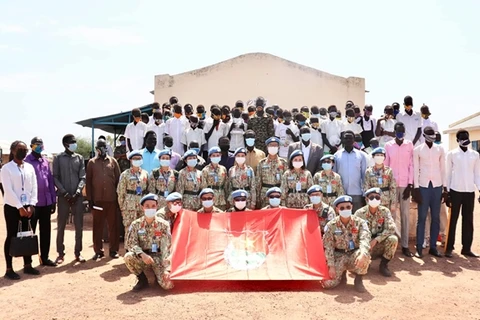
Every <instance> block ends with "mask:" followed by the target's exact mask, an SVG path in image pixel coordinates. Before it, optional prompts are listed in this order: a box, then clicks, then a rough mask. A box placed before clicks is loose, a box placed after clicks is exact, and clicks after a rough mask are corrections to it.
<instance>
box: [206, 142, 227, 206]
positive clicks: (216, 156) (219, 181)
mask: <svg viewBox="0 0 480 320" xmlns="http://www.w3.org/2000/svg"><path fill="white" fill-rule="evenodd" d="M208 157H209V158H210V163H209V164H208V165H207V166H206V167H205V168H203V170H202V183H201V188H202V189H204V188H211V189H213V191H214V192H215V206H216V207H217V208H219V209H220V210H222V211H225V210H227V207H228V205H227V197H226V195H225V192H226V187H227V169H226V168H225V167H224V166H222V165H221V164H219V162H220V161H221V160H222V150H221V149H220V148H219V147H211V148H210V150H208Z"/></svg>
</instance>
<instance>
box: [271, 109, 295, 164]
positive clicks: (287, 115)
mask: <svg viewBox="0 0 480 320" xmlns="http://www.w3.org/2000/svg"><path fill="white" fill-rule="evenodd" d="M283 118H284V122H283V123H279V124H278V125H277V128H276V129H275V136H276V137H279V138H280V151H279V152H278V155H279V156H280V157H282V158H283V159H285V160H287V159H288V147H289V146H290V144H292V143H294V142H297V141H299V140H300V138H299V135H300V130H299V129H298V127H297V125H296V124H295V123H293V122H292V113H291V112H290V111H288V110H285V112H284V113H283Z"/></svg>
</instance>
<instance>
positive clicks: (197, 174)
mask: <svg viewBox="0 0 480 320" xmlns="http://www.w3.org/2000/svg"><path fill="white" fill-rule="evenodd" d="M183 161H185V162H186V164H187V166H186V167H185V168H183V169H182V170H180V172H179V173H178V182H177V188H176V189H177V191H178V193H180V194H181V195H182V196H183V208H184V209H187V210H192V211H197V210H198V208H200V206H201V205H200V200H199V198H198V193H199V192H200V190H201V184H202V172H201V171H200V170H198V169H196V165H197V162H198V160H197V152H196V151H195V150H193V149H191V150H188V151H187V152H185V154H184V155H183Z"/></svg>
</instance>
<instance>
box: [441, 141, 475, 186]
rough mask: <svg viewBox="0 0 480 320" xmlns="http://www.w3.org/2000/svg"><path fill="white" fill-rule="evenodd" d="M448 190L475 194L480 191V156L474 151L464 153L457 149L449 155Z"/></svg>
mask: <svg viewBox="0 0 480 320" xmlns="http://www.w3.org/2000/svg"><path fill="white" fill-rule="evenodd" d="M445 172H446V183H447V190H448V191H450V189H452V190H455V191H457V192H475V185H477V189H479V190H480V156H479V154H478V152H476V151H473V150H472V149H467V151H465V152H464V151H463V150H462V149H460V147H457V148H455V149H453V150H451V151H449V152H448V153H447V157H446V163H445Z"/></svg>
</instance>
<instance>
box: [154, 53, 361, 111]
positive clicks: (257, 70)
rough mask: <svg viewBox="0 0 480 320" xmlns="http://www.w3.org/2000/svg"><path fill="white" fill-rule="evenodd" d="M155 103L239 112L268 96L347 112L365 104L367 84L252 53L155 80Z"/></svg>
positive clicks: (281, 102)
mask: <svg viewBox="0 0 480 320" xmlns="http://www.w3.org/2000/svg"><path fill="white" fill-rule="evenodd" d="M154 95H155V101H156V102H158V103H160V104H162V103H164V102H166V101H168V98H170V97H171V96H176V97H178V98H179V101H180V103H181V104H185V103H191V104H192V105H193V106H196V105H198V104H203V105H205V106H206V108H207V111H208V109H209V107H210V105H212V104H218V105H220V106H221V105H224V104H227V105H229V106H233V105H234V103H235V102H236V101H237V100H243V101H244V102H246V101H248V100H249V99H253V98H256V97H257V96H263V97H264V98H265V99H267V100H268V103H269V104H270V105H271V104H278V105H279V106H280V107H281V108H283V109H291V108H293V107H301V106H303V105H306V106H312V105H317V106H319V107H327V106H329V105H331V104H335V105H337V106H338V107H340V109H341V110H343V109H344V105H345V102H346V101H347V100H352V101H354V102H355V103H356V104H358V105H361V106H363V105H364V104H365V79H363V78H355V77H349V78H343V77H339V76H335V75H331V74H328V73H325V72H322V71H318V70H316V69H313V68H309V67H306V66H302V65H299V64H296V63H294V62H290V61H288V60H284V59H281V58H279V57H276V56H273V55H270V54H264V53H251V54H246V55H242V56H239V57H237V58H233V59H230V60H227V61H224V62H221V63H218V64H215V65H212V66H208V67H205V68H202V69H198V70H194V71H191V72H186V73H182V74H178V75H175V76H170V75H157V76H155V93H154Z"/></svg>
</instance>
